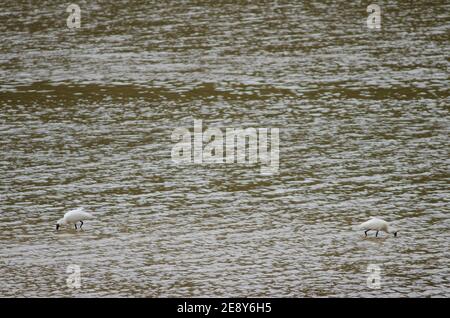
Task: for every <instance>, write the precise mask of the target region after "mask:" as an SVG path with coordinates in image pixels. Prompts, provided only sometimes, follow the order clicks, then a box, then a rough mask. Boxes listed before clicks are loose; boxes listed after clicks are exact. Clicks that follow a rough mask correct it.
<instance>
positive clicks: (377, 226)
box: [358, 218, 398, 237]
mask: <svg viewBox="0 0 450 318" xmlns="http://www.w3.org/2000/svg"><path fill="white" fill-rule="evenodd" d="M358 228H359V229H361V230H365V231H364V234H366V236H367V232H369V231H377V233H376V234H375V237H378V232H379V231H382V232H386V233H392V234H394V236H397V232H398V230H397V229H394V228H392V227H391V226H390V225H389V223H388V222H386V221H385V220H382V219H378V218H371V219H370V220H369V221H366V222H364V223H362V224H360V225H359V226H358Z"/></svg>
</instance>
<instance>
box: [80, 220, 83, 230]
mask: <svg viewBox="0 0 450 318" xmlns="http://www.w3.org/2000/svg"><path fill="white" fill-rule="evenodd" d="M80 222H81V225H80V230H81V227H82V226H83V221H80Z"/></svg>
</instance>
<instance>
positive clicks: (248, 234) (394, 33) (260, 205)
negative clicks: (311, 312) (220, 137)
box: [0, 0, 450, 297]
mask: <svg viewBox="0 0 450 318" xmlns="http://www.w3.org/2000/svg"><path fill="white" fill-rule="evenodd" d="M349 2H350V3H347V1H338V2H335V1H305V2H301V1H282V0H279V1H258V2H257V1H133V2H130V3H127V2H126V1H111V2H109V1H78V2H76V3H77V4H78V5H79V6H80V8H81V28H79V29H69V28H68V27H67V25H66V18H67V16H68V15H69V13H66V6H67V4H65V3H64V4H61V2H60V1H10V2H5V3H4V4H3V5H2V12H1V13H0V21H2V22H1V23H0V40H1V44H0V136H1V138H0V174H1V178H0V296H3V297H13V296H14V297H46V296H49V297H59V296H64V297H95V296H102V297H103V296H105V297H106V296H107V297H111V296H119V297H130V296H132V297H167V296H177V297H178V296H186V297H199V296H223V297H234V296H240V297H251V296H256V297H259V296H261V297H264V296H273V297H316V296H325V297H331V296H337V297H375V296H377V297H379V296H385V297H396V296H400V297H406V296H419V297H430V296H431V297H443V296H446V297H449V296H450V282H449V248H450V239H449V237H450V236H449V234H450V231H449V229H450V217H449V213H450V207H449V201H450V195H449V184H450V182H449V181H450V174H449V164H450V161H449V149H450V148H449V142H450V138H449V128H450V117H449V94H448V88H449V87H448V86H449V81H448V77H449V73H448V67H449V55H448V52H450V48H449V38H448V31H449V15H450V14H449V12H450V5H449V3H448V1H436V0H433V1H414V2H410V1H379V2H377V3H378V4H379V5H380V6H381V10H382V13H381V14H382V20H381V30H370V29H368V28H367V24H366V19H367V16H368V13H367V12H366V8H367V5H368V4H370V3H367V2H365V1H349ZM194 120H202V121H203V127H204V129H206V128H208V127H218V128H220V129H225V128H228V127H234V128H248V127H254V128H269V129H272V128H279V151H280V154H279V171H278V173H275V174H272V175H263V174H261V171H260V167H259V165H258V164H237V163H235V164H198V163H191V164H179V163H175V162H173V160H172V157H171V151H172V148H173V146H174V142H173V141H172V139H171V135H172V132H173V131H174V130H175V129H176V128H180V127H187V128H189V129H191V130H193V124H194ZM79 206H83V207H85V208H86V209H87V210H89V211H91V212H92V214H94V215H95V219H93V220H88V221H86V222H85V225H84V226H83V229H82V230H78V231H75V229H74V228H72V227H70V228H68V227H65V228H63V229H62V230H60V231H58V232H56V231H55V223H56V221H57V220H58V219H59V218H60V217H62V215H63V214H64V212H66V211H67V210H69V209H72V208H76V207H79ZM371 216H378V217H381V218H383V219H385V220H387V221H389V222H391V223H392V224H394V225H395V226H396V227H398V228H399V229H400V231H399V235H398V237H393V236H392V235H390V236H389V235H387V234H385V233H382V234H381V235H380V236H381V237H378V238H374V237H373V233H372V234H371V235H370V236H371V237H368V238H365V237H364V233H363V232H361V231H356V230H355V229H354V225H356V224H358V223H361V222H363V221H366V220H367V219H368V218H369V217H371ZM70 265H76V266H79V268H80V270H81V287H80V288H78V289H73V288H70V287H69V286H68V285H67V283H66V279H67V278H68V277H69V275H70V273H67V269H68V266H70ZM370 268H375V269H376V271H375V272H374V273H375V274H376V275H378V276H379V277H378V276H377V279H378V282H379V283H380V284H379V288H371V287H374V285H371V284H369V283H368V278H369V276H370V275H373V274H374V273H369V272H368V269H370ZM369 281H370V279H369Z"/></svg>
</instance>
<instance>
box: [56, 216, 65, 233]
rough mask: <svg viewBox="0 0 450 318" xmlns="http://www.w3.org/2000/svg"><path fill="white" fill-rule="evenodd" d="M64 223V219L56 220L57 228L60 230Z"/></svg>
mask: <svg viewBox="0 0 450 318" xmlns="http://www.w3.org/2000/svg"><path fill="white" fill-rule="evenodd" d="M63 224H64V219H59V220H58V222H56V230H57V231H58V230H59V228H60V227H61V225H63Z"/></svg>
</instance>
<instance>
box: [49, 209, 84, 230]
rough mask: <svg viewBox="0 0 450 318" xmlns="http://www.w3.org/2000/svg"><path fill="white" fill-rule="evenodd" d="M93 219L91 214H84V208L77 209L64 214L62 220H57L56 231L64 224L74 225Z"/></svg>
mask: <svg viewBox="0 0 450 318" xmlns="http://www.w3.org/2000/svg"><path fill="white" fill-rule="evenodd" d="M91 218H93V216H92V214H90V213H88V212H86V211H85V210H84V208H77V209H75V210H70V211H69V212H67V213H66V214H64V217H63V218H62V219H59V220H58V222H56V224H57V226H56V229H58V228H59V226H61V225H65V224H75V226H76V223H77V222H83V221H85V220H87V219H91Z"/></svg>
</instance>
